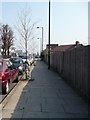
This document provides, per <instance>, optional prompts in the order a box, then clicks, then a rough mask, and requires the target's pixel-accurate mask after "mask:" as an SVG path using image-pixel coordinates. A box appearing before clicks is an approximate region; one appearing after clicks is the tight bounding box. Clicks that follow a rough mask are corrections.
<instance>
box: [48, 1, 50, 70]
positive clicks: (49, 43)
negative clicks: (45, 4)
mask: <svg viewBox="0 0 90 120" xmlns="http://www.w3.org/2000/svg"><path fill="white" fill-rule="evenodd" d="M48 69H50V0H49V33H48Z"/></svg>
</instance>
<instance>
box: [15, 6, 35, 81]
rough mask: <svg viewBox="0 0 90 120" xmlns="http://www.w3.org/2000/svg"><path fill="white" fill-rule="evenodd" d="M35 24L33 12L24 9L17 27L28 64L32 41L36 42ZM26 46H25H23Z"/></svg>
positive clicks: (19, 16)
mask: <svg viewBox="0 0 90 120" xmlns="http://www.w3.org/2000/svg"><path fill="white" fill-rule="evenodd" d="M35 25H36V22H35V23H32V21H31V10H30V9H28V8H27V7H26V8H25V9H22V10H21V12H19V14H18V23H17V26H16V30H17V31H18V33H19V36H20V42H19V43H20V44H19V45H20V46H21V47H24V48H25V53H26V62H27V53H28V49H29V48H30V44H29V43H31V41H32V40H34V39H33V38H34V36H33V31H34V27H35ZM23 45H24V46H23ZM26 79H27V72H26Z"/></svg>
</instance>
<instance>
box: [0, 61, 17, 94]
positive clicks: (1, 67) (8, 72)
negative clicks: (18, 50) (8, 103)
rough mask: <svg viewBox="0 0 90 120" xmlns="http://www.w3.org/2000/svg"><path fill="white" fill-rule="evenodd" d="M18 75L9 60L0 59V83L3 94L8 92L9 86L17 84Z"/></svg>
mask: <svg viewBox="0 0 90 120" xmlns="http://www.w3.org/2000/svg"><path fill="white" fill-rule="evenodd" d="M18 74H19V70H18V69H17V68H15V67H14V66H13V64H12V63H11V62H10V61H9V60H6V59H0V83H1V87H2V88H1V90H2V93H3V94H6V93H8V92H9V90H10V84H12V83H13V82H14V81H15V82H18Z"/></svg>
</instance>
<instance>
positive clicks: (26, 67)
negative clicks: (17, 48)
mask: <svg viewBox="0 0 90 120" xmlns="http://www.w3.org/2000/svg"><path fill="white" fill-rule="evenodd" d="M25 48H26V63H25V64H27V39H25ZM25 70H26V80H27V65H25Z"/></svg>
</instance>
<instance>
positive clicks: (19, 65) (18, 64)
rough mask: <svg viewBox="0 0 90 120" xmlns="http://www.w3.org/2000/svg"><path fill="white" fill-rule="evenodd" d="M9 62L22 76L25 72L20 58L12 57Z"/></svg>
mask: <svg viewBox="0 0 90 120" xmlns="http://www.w3.org/2000/svg"><path fill="white" fill-rule="evenodd" d="M10 61H11V62H12V63H13V64H14V66H15V67H16V68H18V69H19V74H20V75H22V74H23V72H24V70H25V67H24V64H23V60H22V58H20V57H13V58H10Z"/></svg>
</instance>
